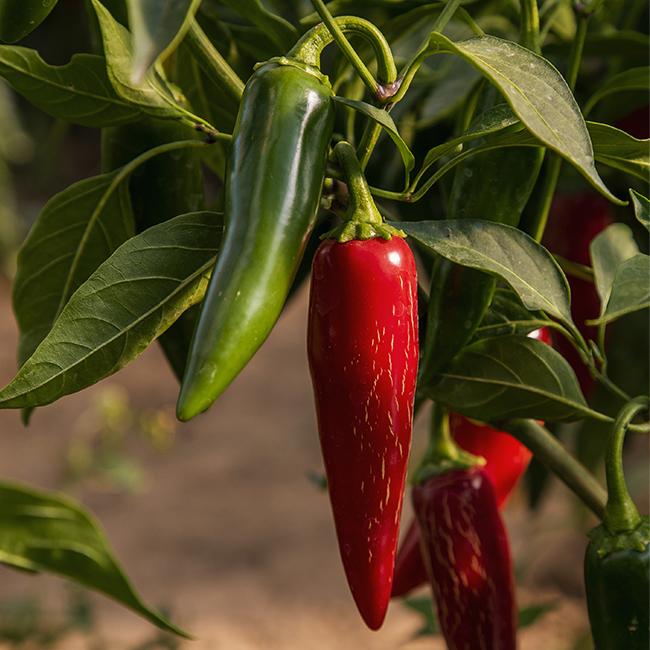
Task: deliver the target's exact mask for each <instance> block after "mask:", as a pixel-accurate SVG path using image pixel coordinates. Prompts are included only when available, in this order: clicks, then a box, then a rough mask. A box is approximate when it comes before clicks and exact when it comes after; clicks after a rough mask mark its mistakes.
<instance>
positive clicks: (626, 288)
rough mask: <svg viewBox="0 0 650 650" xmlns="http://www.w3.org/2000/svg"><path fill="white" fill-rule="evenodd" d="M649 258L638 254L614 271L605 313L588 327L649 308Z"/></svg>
mask: <svg viewBox="0 0 650 650" xmlns="http://www.w3.org/2000/svg"><path fill="white" fill-rule="evenodd" d="M649 278H650V257H648V256H647V255H643V254H641V253H639V254H638V255H635V256H634V257H631V258H630V259H628V260H625V262H623V263H622V264H620V265H619V266H618V268H617V269H616V275H615V276H614V282H613V283H612V290H611V293H610V296H609V300H608V301H607V307H606V308H605V312H604V313H603V315H602V316H600V317H599V318H598V319H596V320H593V321H587V324H588V325H603V324H607V323H611V322H612V321H614V320H616V319H618V318H620V317H621V316H625V315H626V314H631V313H632V312H635V311H639V310H640V309H647V308H648V307H650V282H648V279H649Z"/></svg>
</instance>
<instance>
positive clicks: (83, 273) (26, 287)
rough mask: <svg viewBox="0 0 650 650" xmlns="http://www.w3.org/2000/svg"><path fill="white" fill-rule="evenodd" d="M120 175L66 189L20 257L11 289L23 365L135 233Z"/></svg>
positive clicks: (46, 209)
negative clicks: (70, 302)
mask: <svg viewBox="0 0 650 650" xmlns="http://www.w3.org/2000/svg"><path fill="white" fill-rule="evenodd" d="M118 181H119V176H118V172H114V173H111V174H102V175H101V176H95V177H93V178H88V179H85V180H83V181H79V182H78V183H75V184H74V185H71V186H70V187H68V188H66V189H65V190H63V192H60V193H59V194H57V195H56V196H54V197H52V198H51V199H50V200H49V201H48V202H47V203H46V204H45V207H44V208H43V211H42V212H41V214H40V215H39V217H38V220H37V221H36V223H35V224H34V226H33V227H32V229H31V231H30V233H29V236H28V237H27V239H26V240H25V243H24V244H23V246H22V248H21V249H20V252H19V253H18V268H17V272H16V281H15V283H14V290H13V302H14V312H15V314H16V320H17V321H18V327H19V330H20V344H19V349H18V359H19V362H20V364H21V365H22V364H23V363H24V362H25V361H26V360H27V359H28V358H29V357H30V356H31V355H32V353H33V352H34V350H35V349H36V348H37V347H38V345H39V343H40V342H41V341H42V340H43V338H44V337H45V335H46V334H47V333H48V332H49V331H50V328H51V327H52V325H53V324H54V321H55V320H56V318H57V316H58V315H59V314H60V313H61V310H62V309H63V307H64V306H65V304H66V302H67V301H68V299H69V298H70V296H71V295H72V294H73V293H74V291H75V290H76V289H77V288H78V287H79V286H80V285H81V284H82V283H83V282H85V281H86V280H87V279H88V277H89V276H90V274H91V273H92V272H93V271H94V270H95V269H96V268H97V267H98V266H99V264H101V262H103V261H104V260H105V259H106V258H107V257H109V256H110V255H111V253H112V252H113V251H114V250H115V249H117V248H118V246H120V245H121V244H122V243H123V242H124V241H126V240H127V239H128V238H129V237H131V236H132V235H133V233H134V225H133V214H132V212H131V203H130V200H129V196H128V191H127V187H126V185H124V184H121V183H119V182H118Z"/></svg>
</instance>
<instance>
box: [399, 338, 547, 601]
mask: <svg viewBox="0 0 650 650" xmlns="http://www.w3.org/2000/svg"><path fill="white" fill-rule="evenodd" d="M528 336H529V337H531V338H536V339H538V340H540V341H543V342H544V343H546V344H548V345H551V343H552V339H551V334H550V331H549V330H548V329H547V328H545V327H543V328H541V329H538V330H534V331H533V332H530V334H528ZM449 424H450V429H451V434H452V436H453V438H454V440H455V441H456V442H457V443H458V444H459V445H460V446H461V447H462V448H463V449H464V450H465V451H468V452H469V453H470V454H474V455H475V456H479V457H482V458H484V459H485V468H484V470H485V473H486V474H487V476H488V478H489V479H490V481H492V485H493V486H494V493H495V498H496V502H497V506H498V507H499V508H501V507H503V506H504V505H505V503H506V501H507V499H508V497H509V496H510V494H511V493H512V491H513V490H514V488H515V486H516V485H517V482H518V481H519V479H520V478H521V476H522V475H523V473H524V472H525V471H526V468H527V467H528V464H529V463H530V460H531V458H532V453H531V452H530V451H529V450H528V449H527V448H526V447H525V446H524V445H522V444H521V443H520V442H519V441H518V440H517V439H516V438H513V437H512V436H511V435H510V434H508V433H506V432H505V431H499V430H497V429H493V428H492V427H490V426H488V425H487V424H483V423H480V422H476V421H474V420H470V419H468V418H465V417H463V416H462V415H459V414H458V413H452V414H451V415H450V420H449ZM426 579H427V571H426V568H425V566H424V561H423V559H422V553H421V551H420V531H419V529H418V525H417V521H416V520H413V521H412V522H411V524H410V525H409V527H408V529H407V532H406V534H405V535H404V539H403V540H402V543H401V544H400V547H399V550H398V552H397V558H396V560H395V576H394V580H393V592H392V594H391V597H392V598H400V597H402V596H405V595H406V594H408V593H409V592H411V591H413V589H415V588H417V587H419V586H420V585H422V584H424V583H425V582H426Z"/></svg>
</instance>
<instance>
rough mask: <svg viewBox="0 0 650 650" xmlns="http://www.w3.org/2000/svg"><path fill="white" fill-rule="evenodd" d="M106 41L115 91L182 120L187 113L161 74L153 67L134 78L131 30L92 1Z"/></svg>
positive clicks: (146, 109)
mask: <svg viewBox="0 0 650 650" xmlns="http://www.w3.org/2000/svg"><path fill="white" fill-rule="evenodd" d="M92 3H93V7H94V8H95V13H96V14H97V18H98V20H99V27H100V30H101V33H102V40H103V42H104V53H105V54H106V70H107V72H108V77H109V79H110V80H111V84H112V85H113V88H114V89H115V92H117V94H118V95H119V96H120V97H122V98H123V99H125V100H126V101H127V102H129V103H130V104H133V105H134V106H135V107H138V108H140V109H141V110H142V111H144V112H146V113H149V114H150V115H153V116H154V117H160V118H173V119H181V118H182V117H184V116H185V115H186V114H187V111H185V110H184V109H183V108H182V107H181V106H180V105H179V104H178V102H176V100H175V98H174V96H173V93H172V91H171V89H170V88H169V87H168V86H167V83H166V82H165V80H164V79H163V78H162V77H161V76H160V74H159V73H158V72H157V71H155V70H151V71H150V72H149V73H148V74H147V75H145V78H144V79H143V81H142V84H136V83H134V82H133V80H132V78H131V71H132V69H133V53H132V50H131V37H130V34H129V32H128V31H127V30H126V29H125V28H124V27H123V26H122V25H120V24H119V23H118V22H117V21H116V20H115V19H114V18H113V16H111V14H110V12H109V11H108V9H106V8H105V7H104V5H103V4H101V2H99V0H92Z"/></svg>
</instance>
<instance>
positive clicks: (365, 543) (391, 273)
mask: <svg viewBox="0 0 650 650" xmlns="http://www.w3.org/2000/svg"><path fill="white" fill-rule="evenodd" d="M417 328H418V325H417V281H416V270H415V261H414V258H413V254H412V253H411V250H410V249H409V247H408V245H407V244H406V242H405V241H404V239H402V238H401V237H399V236H394V237H392V238H391V239H390V240H384V239H377V238H375V239H368V240H366V241H349V242H346V243H338V242H336V241H333V240H327V241H325V242H323V243H322V244H321V245H320V247H319V249H318V251H317V253H316V256H315V257H314V263H313V269H312V283H311V294H310V305H309V327H308V353H309V364H310V369H311V375H312V381H313V385H314V395H315V399H316V411H317V416H318V429H319V434H320V441H321V448H322V452H323V459H324V461H325V470H326V473H327V481H328V487H329V495H330V501H331V504H332V511H333V514H334V521H335V524H336V532H337V536H338V541H339V549H340V552H341V558H342V560H343V566H344V568H345V573H346V576H347V579H348V584H349V585H350V589H351V591H352V595H353V597H354V600H355V602H356V604H357V607H358V609H359V612H360V613H361V616H362V617H363V619H364V621H365V622H366V624H367V625H368V627H370V628H371V629H373V630H374V629H378V628H379V627H380V626H381V624H382V622H383V620H384V617H385V614H386V609H387V606H388V601H389V598H390V592H391V586H392V581H393V568H394V562H395V548H396V544H397V537H398V529H399V519H400V513H401V509H402V498H403V491H404V479H405V475H406V466H407V461H408V455H409V448H410V443H411V427H412V418H413V399H414V395H415V384H416V376H417V365H418V329H417Z"/></svg>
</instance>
